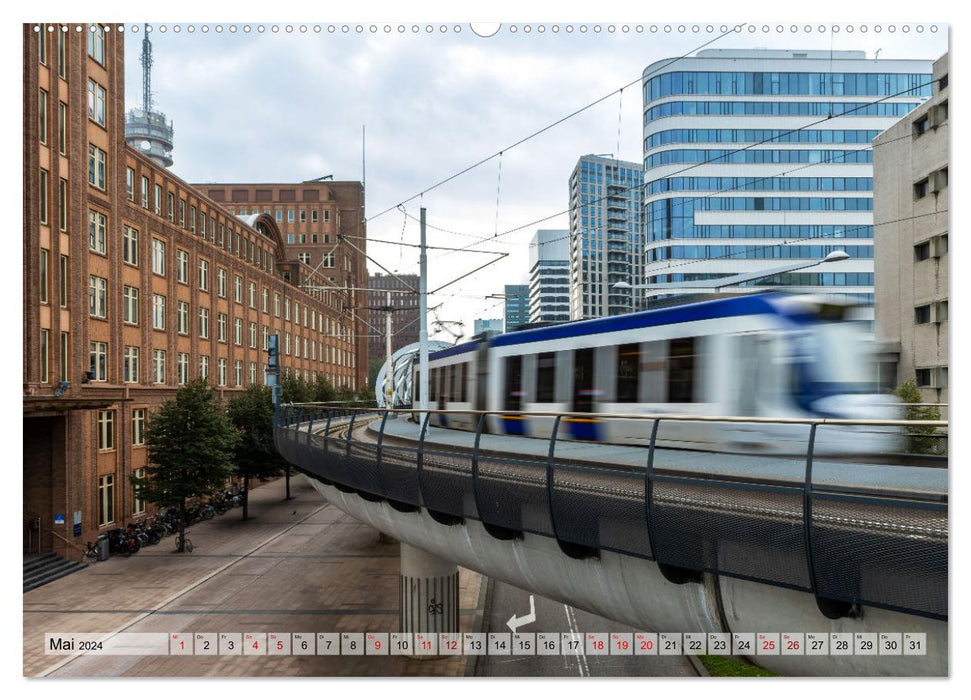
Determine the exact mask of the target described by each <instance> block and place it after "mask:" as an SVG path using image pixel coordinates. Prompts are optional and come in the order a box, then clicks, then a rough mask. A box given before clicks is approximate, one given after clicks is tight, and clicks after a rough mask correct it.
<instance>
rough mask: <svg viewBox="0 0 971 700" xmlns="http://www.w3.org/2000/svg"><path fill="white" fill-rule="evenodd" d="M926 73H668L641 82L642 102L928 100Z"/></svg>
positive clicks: (928, 91) (929, 84)
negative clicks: (677, 98) (700, 98)
mask: <svg viewBox="0 0 971 700" xmlns="http://www.w3.org/2000/svg"><path fill="white" fill-rule="evenodd" d="M931 87H932V81H931V76H930V74H921V73H777V72H772V73H764V72H759V73H743V72H734V71H733V72H729V71H672V72H670V73H664V74H663V75H659V76H656V77H654V78H651V79H649V80H647V81H645V83H644V103H645V104H646V103H648V102H653V101H654V100H659V99H661V98H663V97H668V96H669V95H811V96H827V95H829V96H837V95H848V96H851V97H852V96H856V95H866V96H868V97H886V96H889V95H901V96H908V97H930V95H931Z"/></svg>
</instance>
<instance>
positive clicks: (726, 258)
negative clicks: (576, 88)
mask: <svg viewBox="0 0 971 700" xmlns="http://www.w3.org/2000/svg"><path fill="white" fill-rule="evenodd" d="M642 87H643V90H644V190H643V195H644V196H643V206H644V209H643V215H644V227H645V237H646V244H645V258H644V275H645V279H644V282H646V283H647V284H651V283H655V282H684V281H699V282H701V281H705V280H711V279H715V278H718V277H725V276H729V275H735V274H739V273H751V272H756V271H758V270H762V269H766V270H768V269H771V268H774V267H779V266H782V265H785V264H787V263H798V262H799V261H803V262H805V263H807V265H808V264H809V263H811V262H812V261H814V260H820V259H821V258H823V257H824V256H825V255H827V254H828V253H830V252H831V251H833V250H845V251H846V252H847V253H848V254H849V255H850V258H849V259H847V260H844V261H841V262H835V263H827V264H826V265H824V266H822V267H819V268H816V267H808V268H807V269H803V270H799V271H794V272H789V273H786V274H781V275H776V276H774V277H769V278H764V279H757V280H754V281H752V282H749V283H747V284H748V285H749V286H750V287H752V289H753V291H754V290H755V289H765V288H770V287H772V288H774V287H779V286H784V287H788V288H792V289H794V290H798V291H803V292H810V293H827V294H829V293H838V294H840V295H841V296H843V295H851V296H852V297H854V298H855V299H856V300H858V301H861V302H863V303H865V304H868V305H870V306H872V305H873V165H872V163H873V146H872V140H873V138H874V137H876V136H877V135H878V134H879V133H881V132H882V131H883V130H885V129H887V128H889V127H890V126H892V125H893V124H894V123H896V122H897V121H898V120H899V119H900V118H901V117H902V116H903V115H905V114H907V113H908V112H909V111H910V110H912V109H914V108H915V107H917V106H918V105H919V104H920V103H921V102H923V101H924V99H926V98H927V97H928V96H929V95H930V94H931V61H915V60H873V59H867V58H866V57H865V54H864V53H863V52H862V51H836V52H829V51H778V50H705V51H700V52H699V53H698V54H697V55H696V56H693V57H689V58H682V59H677V60H674V59H668V60H665V61H659V62H657V63H654V64H652V65H650V66H648V67H647V68H646V69H645V70H644V73H643V79H642ZM726 291H727V290H726ZM736 293H737V290H736ZM651 294H652V293H651V292H650V291H648V295H649V296H650V295H651Z"/></svg>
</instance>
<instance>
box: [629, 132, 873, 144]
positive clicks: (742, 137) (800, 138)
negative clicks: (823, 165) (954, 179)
mask: <svg viewBox="0 0 971 700" xmlns="http://www.w3.org/2000/svg"><path fill="white" fill-rule="evenodd" d="M879 133H880V132H879V131H877V130H870V129H805V130H799V129H668V130H667V131H659V132H657V133H655V134H651V135H650V136H648V137H647V138H646V139H645V140H644V147H645V148H657V147H658V146H666V145H668V144H670V143H722V142H727V143H761V142H765V141H772V142H774V143H870V142H871V141H873V139H874V138H876V136H877V135H878V134H879Z"/></svg>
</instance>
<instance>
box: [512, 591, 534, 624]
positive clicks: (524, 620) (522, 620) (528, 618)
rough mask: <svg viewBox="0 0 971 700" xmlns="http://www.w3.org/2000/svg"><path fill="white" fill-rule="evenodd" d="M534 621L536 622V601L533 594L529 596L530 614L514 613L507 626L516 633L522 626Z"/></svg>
mask: <svg viewBox="0 0 971 700" xmlns="http://www.w3.org/2000/svg"><path fill="white" fill-rule="evenodd" d="M533 622H536V601H534V600H533V596H529V615H523V616H522V617H516V616H515V615H513V616H512V617H510V618H509V622H507V623H506V626H507V627H508V628H509V629H511V630H512V631H513V633H515V632H516V630H517V629H519V628H520V627H522V626H524V625H528V624H530V623H533Z"/></svg>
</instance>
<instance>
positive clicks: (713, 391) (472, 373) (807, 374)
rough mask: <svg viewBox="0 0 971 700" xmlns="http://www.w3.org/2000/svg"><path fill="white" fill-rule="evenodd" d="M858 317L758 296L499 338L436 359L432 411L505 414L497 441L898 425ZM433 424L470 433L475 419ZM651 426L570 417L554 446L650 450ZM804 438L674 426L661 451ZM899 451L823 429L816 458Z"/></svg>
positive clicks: (835, 308) (604, 433)
mask: <svg viewBox="0 0 971 700" xmlns="http://www.w3.org/2000/svg"><path fill="white" fill-rule="evenodd" d="M852 308H853V307H850V306H845V305H839V304H833V303H828V302H823V301H822V300H820V299H818V298H814V297H805V296H788V295H781V294H760V295H751V296H742V297H732V298H728V299H720V300H715V301H704V302H698V303H693V304H685V305H681V306H675V307H670V308H663V309H657V310H653V311H645V312H639V313H632V314H626V315H623V316H613V317H608V318H601V319H592V320H588V321H577V322H572V323H564V324H560V325H555V326H548V327H543V328H534V329H528V330H522V331H515V332H512V333H504V334H500V335H494V336H492V337H489V338H486V339H482V340H477V341H473V342H470V343H465V344H463V345H459V346H456V347H454V348H449V349H448V350H444V351H441V352H437V353H434V354H433V355H431V356H430V358H429V368H430V383H431V388H430V398H431V401H430V406H431V407H433V408H438V409H457V410H463V409H464V410H469V409H480V410H481V409H487V410H491V411H503V412H504V413H501V414H494V415H490V416H489V417H488V419H487V429H488V431H489V432H491V433H505V434H513V435H527V436H533V437H548V436H549V435H550V433H551V432H552V428H553V422H554V419H553V418H552V417H539V416H523V415H521V413H523V412H532V411H556V412H566V411H569V412H575V413H590V414H603V413H625V414H671V415H698V416H745V417H769V418H845V419H877V420H886V419H897V418H901V417H902V411H901V409H900V407H899V405H898V404H897V402H896V400H895V399H894V398H893V397H889V396H881V395H877V394H876V393H875V389H874V386H873V376H874V373H873V371H872V365H871V363H870V359H871V358H870V354H869V351H868V350H867V348H866V345H865V343H864V341H863V338H862V335H861V331H860V330H859V328H858V325H859V324H855V323H848V322H845V321H846V318H847V315H848V312H849V310H850V309H852ZM415 386H417V384H416V385H415ZM505 412H507V413H505ZM432 420H433V423H437V424H440V425H447V426H448V427H453V428H462V429H474V428H475V421H476V420H477V419H476V418H475V417H474V416H471V415H469V416H456V415H449V416H447V417H446V416H439V417H438V418H435V417H433V419H432ZM650 428H651V423H650V421H643V420H640V421H635V420H622V419H605V420H602V419H598V418H596V417H593V416H591V418H584V417H582V416H580V417H574V418H564V419H563V422H562V423H561V426H560V428H559V433H558V437H561V438H565V439H570V438H572V439H576V440H598V441H605V442H611V443H619V444H647V443H648V442H649V439H650ZM807 435H808V429H807V427H806V426H805V425H779V424H758V423H748V424H739V423H725V422H696V421H676V420H670V421H663V422H662V424H661V429H660V431H659V434H658V444H662V445H667V446H673V447H684V448H691V449H706V450H712V449H715V450H718V449H737V448H738V447H739V446H746V447H748V448H750V449H753V450H758V451H765V452H783V453H799V452H804V451H805V447H806V442H807ZM899 440H900V438H899V434H898V431H895V430H892V429H890V428H879V427H868V428H857V427H852V428H837V427H827V428H826V431H825V440H819V441H818V442H817V449H818V450H819V452H821V453H873V452H879V451H883V450H888V449H895V448H898V447H899V444H898V443H899Z"/></svg>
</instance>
